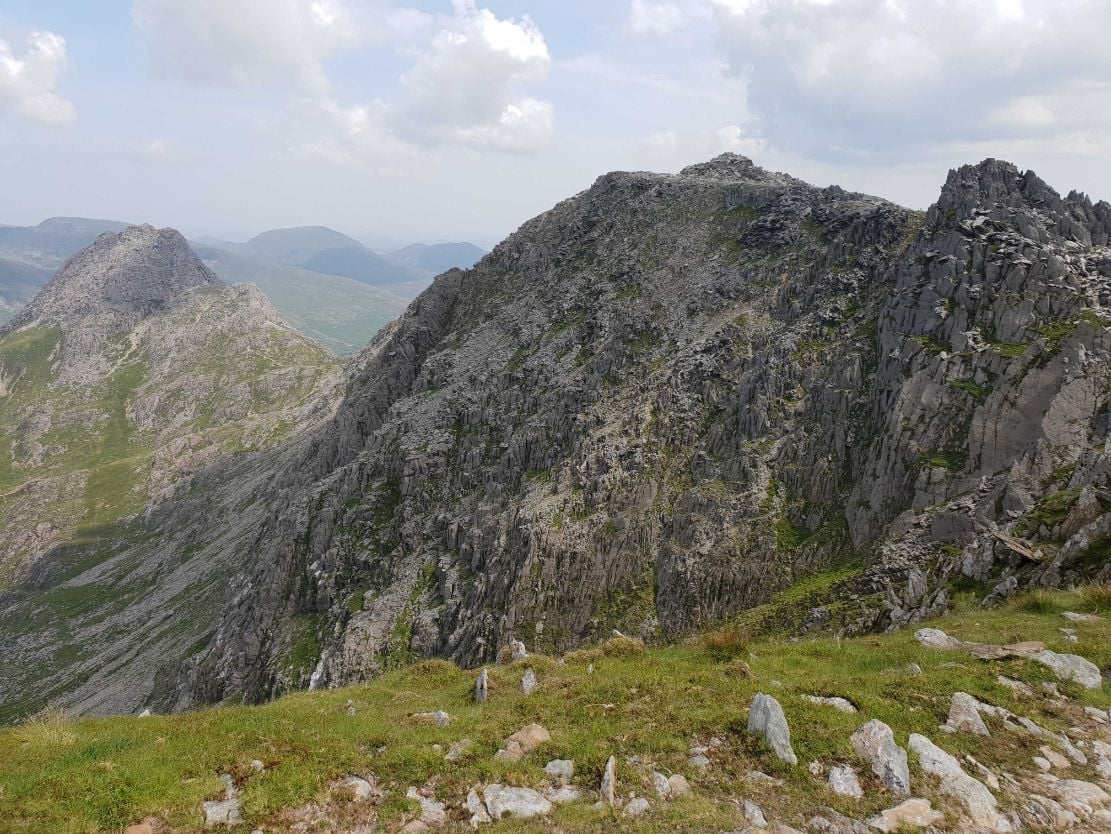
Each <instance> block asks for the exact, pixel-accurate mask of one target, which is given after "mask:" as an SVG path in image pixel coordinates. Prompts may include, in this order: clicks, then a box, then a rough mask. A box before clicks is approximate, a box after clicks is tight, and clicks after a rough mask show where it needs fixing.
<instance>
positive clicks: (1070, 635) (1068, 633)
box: [1057, 628, 1080, 643]
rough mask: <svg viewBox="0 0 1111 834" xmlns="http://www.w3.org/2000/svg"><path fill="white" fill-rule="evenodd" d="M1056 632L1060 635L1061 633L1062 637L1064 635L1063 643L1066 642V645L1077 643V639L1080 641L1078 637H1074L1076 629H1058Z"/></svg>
mask: <svg viewBox="0 0 1111 834" xmlns="http://www.w3.org/2000/svg"><path fill="white" fill-rule="evenodd" d="M1057 630H1058V631H1059V632H1061V633H1062V634H1063V635H1065V642H1066V643H1076V642H1079V639H1080V638H1078V637H1077V636H1076V629H1074V628H1059V629H1057Z"/></svg>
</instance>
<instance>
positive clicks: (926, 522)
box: [183, 156, 1111, 701]
mask: <svg viewBox="0 0 1111 834" xmlns="http://www.w3.org/2000/svg"><path fill="white" fill-rule="evenodd" d="M1109 216H1111V212H1109V209H1108V206H1107V205H1106V204H1105V203H1100V204H1099V205H1096V206H1093V205H1092V204H1091V203H1090V201H1088V200H1087V199H1086V198H1084V197H1082V196H1079V195H1070V196H1069V197H1068V198H1066V199H1064V200H1062V199H1061V198H1060V197H1059V196H1057V195H1056V194H1055V193H1054V192H1053V191H1052V190H1051V189H1049V188H1048V186H1046V185H1045V184H1044V183H1042V182H1041V181H1040V180H1038V179H1037V177H1035V176H1034V175H1033V174H1031V173H1027V174H1021V173H1020V172H1019V171H1018V170H1017V169H1016V168H1014V166H1012V165H1009V164H1007V163H1002V162H997V161H994V160H988V161H986V162H984V163H982V164H981V165H979V166H975V167H966V168H963V169H960V170H959V171H955V172H953V173H952V174H951V175H950V177H949V179H948V180H947V182H946V184H945V186H944V188H943V190H942V194H941V197H940V198H939V201H938V203H937V204H936V205H935V206H933V207H932V208H931V209H930V211H929V212H928V213H926V215H925V216H923V215H921V214H917V213H914V212H909V211H907V210H905V209H902V208H899V207H897V206H895V205H892V204H890V203H887V202H885V201H883V200H879V199H876V198H872V197H867V196H864V195H859V194H848V193H846V192H844V191H842V190H841V189H838V188H835V187H834V188H828V189H817V188H813V187H811V186H808V185H806V184H804V183H801V182H799V181H797V180H794V179H792V178H790V177H787V176H784V175H781V174H773V173H769V172H766V171H763V170H761V169H759V168H756V167H755V166H753V165H752V164H751V163H750V162H749V161H748V160H745V159H743V158H740V157H733V156H725V157H721V158H718V159H716V160H713V161H712V162H710V163H707V164H705V165H698V166H692V167H691V168H688V169H686V170H684V171H683V172H682V173H681V174H680V175H678V176H661V175H651V174H611V175H607V176H605V177H602V178H600V179H599V180H598V181H597V183H595V185H594V186H593V187H592V188H591V189H590V190H589V191H587V192H584V193H583V194H581V195H578V196H577V197H575V198H573V199H571V200H568V201H567V202H565V203H562V204H560V205H559V206H557V207H556V208H555V209H553V210H552V211H550V212H548V213H547V214H545V215H542V216H540V217H538V218H537V219H535V220H533V221H531V222H530V223H528V224H526V225H525V226H524V227H522V229H521V230H520V231H519V232H518V233H516V234H515V235H514V236H512V237H511V238H509V239H508V240H507V241H506V242H505V243H503V244H502V245H500V246H499V247H497V248H496V249H495V250H494V252H492V253H491V254H490V255H489V256H487V257H486V258H485V259H483V261H481V262H480V263H479V264H478V265H477V266H476V267H475V268H474V269H472V270H469V271H467V272H465V273H459V272H456V273H449V274H446V275H444V276H442V277H441V278H440V279H439V280H438V281H437V282H436V284H435V286H434V287H433V288H432V289H430V290H429V291H428V292H427V293H425V294H424V295H423V296H422V297H421V298H420V299H419V300H418V301H417V302H416V303H415V304H414V305H413V307H412V308H411V309H410V311H409V313H408V314H407V315H406V316H405V317H404V318H403V319H402V320H401V322H400V323H399V325H398V327H397V328H396V330H394V331H393V332H392V333H391V334H389V335H388V336H386V337H383V338H382V339H381V340H380V341H379V342H378V343H377V344H376V345H374V346H372V347H371V348H370V349H369V350H368V351H367V352H366V353H365V354H364V356H363V357H362V358H361V360H360V362H359V363H358V365H357V369H356V370H355V371H354V373H353V376H352V379H351V381H350V383H349V386H348V389H347V392H346V395H345V398H344V402H343V403H342V405H341V406H340V409H339V413H338V415H337V417H336V419H335V420H334V421H333V423H332V424H331V425H330V426H328V427H327V428H326V429H325V430H324V431H323V432H322V433H321V434H320V435H319V436H318V437H317V438H315V439H314V441H313V442H312V444H311V448H310V449H309V451H308V452H307V453H306V454H305V455H304V457H302V458H299V459H298V463H297V465H296V467H294V469H295V473H296V474H293V475H291V476H290V477H289V478H288V480H287V483H288V484H289V487H288V488H287V489H286V490H285V491H284V492H283V498H282V500H281V502H280V504H279V506H278V507H277V509H276V510H275V511H274V512H272V514H271V521H270V522H269V524H268V525H267V529H265V530H264V531H263V532H262V533H261V535H260V536H259V538H258V539H257V540H256V543H255V546H254V550H255V552H256V553H257V554H258V556H259V562H258V564H257V565H256V566H255V567H254V568H253V570H252V572H251V576H250V578H248V579H246V580H245V581H244V583H243V585H242V586H241V588H242V590H241V593H240V594H239V595H238V596H237V597H236V601H235V604H234V605H233V606H229V607H228V608H227V609H226V610H225V614H224V617H223V619H222V624H221V627H220V629H219V631H218V634H217V639H216V641H215V642H214V644H213V645H212V647H211V648H210V649H209V651H208V652H207V653H206V654H205V655H204V657H203V658H202V659H200V660H199V662H198V663H197V664H196V665H195V666H192V667H190V668H189V670H188V671H187V673H186V675H185V676H184V677H183V687H184V691H185V692H186V694H187V700H188V699H190V698H191V699H196V700H201V701H207V700H213V699H219V698H222V697H225V696H227V695H229V694H232V693H238V692H245V693H247V694H248V695H249V696H250V697H254V698H259V697H265V696H266V695H269V694H271V693H273V692H275V691H280V690H281V689H283V688H285V687H288V686H294V685H304V684H306V683H311V684H312V685H325V684H338V683H344V682H349V681H353V680H357V679H361V678H364V677H366V676H368V675H373V674H375V673H376V672H377V671H379V670H380V669H382V668H384V667H386V666H389V665H390V664H391V663H395V662H400V661H402V660H404V659H407V658H408V657H409V656H411V655H416V656H434V655H435V656H446V657H450V658H452V659H454V660H457V661H459V662H462V663H465V664H474V663H479V662H483V661H486V660H489V659H490V658H492V657H493V656H494V654H495V652H496V651H497V649H498V648H499V647H500V646H503V645H504V644H505V643H506V642H507V640H508V639H509V638H511V637H518V638H522V639H525V640H527V641H528V642H530V643H534V644H539V645H541V646H543V647H547V648H551V649H554V650H563V649H566V648H568V647H569V646H571V645H574V644H576V643H578V642H581V641H583V640H587V639H590V638H592V637H596V636H598V635H602V634H606V633H608V631H609V629H610V628H612V627H615V626H616V627H619V628H621V629H622V630H625V631H631V632H635V633H640V634H655V633H660V632H662V633H664V634H668V635H673V634H676V633H679V632H682V631H684V630H686V629H690V628H693V627H696V626H698V625H701V624H705V623H707V622H710V621H713V620H715V619H719V618H723V617H728V616H730V615H732V614H735V613H737V612H738V611H741V610H743V609H745V608H748V607H751V606H753V605H756V604H758V603H760V602H762V601H764V600H765V599H767V597H768V596H769V595H770V594H771V593H772V592H774V591H776V590H779V589H781V588H784V587H786V586H788V585H790V584H791V583H793V582H795V581H797V580H799V579H801V578H803V577H806V576H808V575H810V574H813V573H815V572H817V571H820V570H822V569H823V568H826V567H830V566H834V565H838V564H840V563H842V562H848V561H857V562H861V563H863V564H865V565H867V566H868V568H867V570H864V571H863V572H862V573H861V574H860V575H858V576H856V577H855V578H854V579H852V580H850V581H848V582H845V583H842V585H841V586H839V587H838V588H836V589H834V591H833V592H832V594H831V600H832V601H833V602H834V604H833V605H827V606H820V607H816V608H815V609H814V610H813V611H812V612H811V615H812V617H811V619H812V622H813V623H816V624H821V623H825V622H827V621H829V620H830V619H831V618H833V619H834V622H833V625H834V626H839V627H843V628H848V629H855V630H860V629H864V628H876V627H885V626H888V625H891V624H899V623H902V622H908V621H913V620H915V619H918V618H920V617H921V616H923V615H924V614H926V613H928V612H930V611H931V610H937V609H938V608H941V607H944V605H945V603H946V600H947V597H946V595H945V591H944V587H945V584H946V582H948V581H949V580H950V579H952V578H954V576H955V572H956V571H960V572H963V573H965V574H966V576H968V577H970V578H973V579H975V580H976V581H979V582H989V583H991V585H992V586H994V585H995V584H996V583H998V582H1000V581H1003V580H1007V581H1006V582H1004V587H1003V588H1001V592H1006V590H1007V588H1009V587H1011V586H1012V585H1014V584H1017V583H1018V582H1019V581H1020V580H1021V581H1024V582H1030V581H1060V580H1061V578H1062V576H1067V575H1068V573H1069V571H1070V570H1081V569H1084V570H1088V569H1089V568H1090V565H1089V566H1088V567H1084V568H1082V567H1080V565H1079V564H1074V562H1075V559H1074V558H1073V556H1070V555H1069V554H1070V553H1071V552H1072V551H1071V550H1070V547H1072V546H1071V545H1068V546H1062V547H1061V549H1060V552H1059V554H1058V560H1063V561H1061V564H1059V565H1058V566H1057V567H1050V565H1049V561H1051V560H1050V559H1049V558H1048V557H1049V554H1050V553H1051V552H1054V549H1055V546H1056V545H1058V544H1060V543H1061V542H1060V540H1061V539H1062V537H1063V536H1064V535H1065V533H1066V532H1068V530H1062V529H1048V528H1045V526H1044V525H1038V524H1035V523H1034V522H1033V521H1031V517H1032V516H1037V515H1038V513H1039V508H1040V507H1042V506H1043V504H1044V503H1045V502H1046V501H1050V502H1051V503H1052V502H1054V501H1056V502H1057V503H1061V501H1062V500H1063V501H1064V502H1065V503H1066V504H1068V506H1070V507H1071V506H1072V503H1077V504H1078V505H1080V506H1083V507H1087V509H1086V510H1083V512H1084V513H1086V515H1085V516H1084V517H1083V518H1080V517H1076V518H1074V519H1073V522H1072V527H1070V528H1069V530H1071V529H1072V528H1076V530H1080V529H1081V528H1082V527H1083V525H1081V521H1095V520H1096V517H1097V516H1100V515H1102V511H1103V509H1104V507H1103V504H1102V499H1101V498H1100V495H1101V492H1100V490H1101V489H1102V486H1103V479H1104V463H1103V460H1104V458H1103V454H1102V444H1103V440H1104V438H1103V434H1104V433H1105V431H1106V419H1105V417H1104V416H1103V412H1104V408H1105V403H1106V400H1107V393H1108V381H1107V372H1106V359H1107V351H1108V347H1109V343H1108V341H1107V339H1108V334H1107V329H1106V326H1105V323H1106V322H1105V320H1104V318H1103V316H1104V313H1103V309H1104V305H1105V304H1106V302H1107V298H1106V296H1105V295H1103V294H1102V293H1103V292H1104V291H1103V286H1104V281H1105V274H1106V271H1107V265H1108V264H1109V263H1111V261H1109V260H1108V250H1107V247H1106V244H1107V236H1108V218H1109ZM1059 494H1060V495H1064V496H1065V497H1064V498H1063V499H1061V498H1059V497H1058V498H1053V496H1058V495H1059ZM1074 499H1075V501H1074ZM1054 506H1056V504H1055V505H1054ZM1066 511H1067V512H1070V513H1071V512H1073V511H1072V510H1069V509H1066ZM1099 523H1102V522H1097V525H1098V524H1099ZM1077 525H1081V526H1080V527H1077ZM1085 529H1086V532H1085V533H1084V535H1086V536H1089V537H1090V536H1092V535H1094V532H1093V529H1088V528H1085ZM999 534H1002V537H1000V535H999ZM1024 537H1030V538H1034V539H1038V540H1039V541H1040V544H1033V545H1028V544H1023V543H1022V542H1021V541H1020V542H1017V543H1016V541H1015V539H1016V538H1018V539H1023V538H1024ZM1006 541H1010V542H1011V545H1015V546H1017V548H1018V550H1014V549H1013V548H1012V546H1010V545H1007V544H1004V543H1003V542H1006ZM1039 547H1040V548H1041V550H1040V551H1039V553H1040V554H1041V556H1046V557H1047V558H1046V559H1045V560H1043V561H1041V562H1036V561H1035V560H1034V559H1032V558H1028V557H1027V556H1024V555H1022V551H1023V550H1030V551H1031V552H1034V551H1035V550H1037V548H1039ZM1074 549H1075V548H1074ZM1070 560H1072V561H1070ZM1081 561H1082V562H1083V560H1081ZM1088 561H1089V562H1090V561H1091V559H1090V558H1089V559H1088ZM1012 575H1013V576H1014V578H1013V579H1010V578H1009V577H1011V576H1012ZM850 600H851V603H852V604H843V603H846V602H848V601H850ZM284 624H289V625H284ZM283 632H284V635H283ZM274 633H277V634H279V635H283V636H280V637H279V638H278V639H269V638H268V635H271V634H274ZM306 646H308V647H309V648H311V649H312V651H311V652H310V653H309V654H310V655H311V656H312V657H313V658H315V659H316V663H315V665H311V664H306V663H305V662H304V655H303V653H302V654H299V655H298V657H299V659H300V665H298V666H291V665H290V662H289V658H290V656H291V652H293V651H294V647H300V648H301V649H304V648H305V647H306ZM317 650H319V654H318V655H317V654H316V653H315V652H316V651H317ZM188 693H191V695H189V694H188Z"/></svg>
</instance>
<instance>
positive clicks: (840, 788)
mask: <svg viewBox="0 0 1111 834" xmlns="http://www.w3.org/2000/svg"><path fill="white" fill-rule="evenodd" d="M829 787H830V789H831V790H832V791H833V792H834V793H835V794H837V795H838V796H850V797H852V798H853V799H860V798H861V797H862V796H864V788H862V787H861V786H860V779H858V778H857V775H856V770H854V769H853V768H852V767H850V766H849V765H845V764H840V765H834V766H833V767H831V768H830V769H829Z"/></svg>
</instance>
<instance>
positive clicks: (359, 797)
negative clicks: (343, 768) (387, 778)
mask: <svg viewBox="0 0 1111 834" xmlns="http://www.w3.org/2000/svg"><path fill="white" fill-rule="evenodd" d="M339 784H340V787H341V788H343V789H344V790H346V791H348V792H349V793H350V794H351V797H352V798H353V799H354V800H355V801H356V802H363V801H365V800H367V799H370V798H371V797H372V796H374V794H375V793H376V791H375V786H374V785H372V784H371V783H370V780H368V779H363V778H361V777H359V776H346V777H344V778H343V779H341V780H340V783H339Z"/></svg>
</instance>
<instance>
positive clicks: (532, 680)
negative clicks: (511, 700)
mask: <svg viewBox="0 0 1111 834" xmlns="http://www.w3.org/2000/svg"><path fill="white" fill-rule="evenodd" d="M539 685H540V683H539V681H537V680H536V672H534V671H532V667H531V666H530V667H529V668H528V669H525V676H524V677H523V678H521V691H522V692H524V693H525V694H526V695H531V694H532V693H533V692H535V691H536V687H537V686H539Z"/></svg>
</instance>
